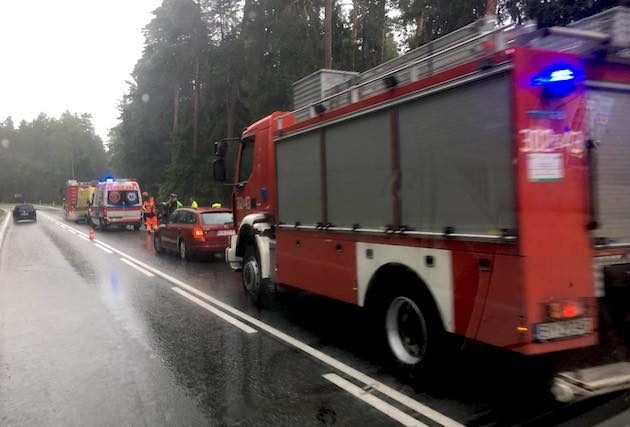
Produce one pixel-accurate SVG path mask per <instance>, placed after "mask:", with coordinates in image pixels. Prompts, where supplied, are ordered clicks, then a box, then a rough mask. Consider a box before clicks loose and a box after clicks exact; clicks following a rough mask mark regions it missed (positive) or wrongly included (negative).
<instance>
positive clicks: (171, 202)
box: [166, 193, 184, 216]
mask: <svg viewBox="0 0 630 427" xmlns="http://www.w3.org/2000/svg"><path fill="white" fill-rule="evenodd" d="M166 204H167V207H168V215H169V216H170V215H171V214H172V213H173V212H175V209H179V208H182V207H184V205H182V202H180V201H179V200H177V194H175V193H171V195H170V196H169V198H168V202H166Z"/></svg>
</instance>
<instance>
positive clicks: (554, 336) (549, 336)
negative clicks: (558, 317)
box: [534, 317, 593, 341]
mask: <svg viewBox="0 0 630 427" xmlns="http://www.w3.org/2000/svg"><path fill="white" fill-rule="evenodd" d="M592 331H593V319H591V318H590V317H582V318H579V319H573V320H564V321H560V322H549V323H539V324H537V325H535V326H534V337H535V338H536V341H553V340H559V339H563V338H569V337H578V336H583V335H589V334H590V333H591V332H592Z"/></svg>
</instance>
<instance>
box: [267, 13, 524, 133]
mask: <svg viewBox="0 0 630 427" xmlns="http://www.w3.org/2000/svg"><path fill="white" fill-rule="evenodd" d="M471 25H472V24H471ZM515 28H516V27H515V25H514V24H510V25H505V26H503V27H499V28H496V29H494V30H491V31H483V30H482V31H481V33H480V34H477V35H474V36H472V37H469V38H466V39H464V40H462V41H459V42H457V43H455V44H452V45H450V46H448V47H445V48H444V49H442V50H439V51H437V52H434V53H429V54H428V55H426V56H422V57H421V58H419V59H415V60H413V61H410V62H407V63H404V64H402V65H399V66H397V67H395V68H393V69H386V68H385V69H384V70H383V71H382V72H380V73H379V74H378V75H376V76H374V77H371V78H369V79H367V80H365V81H361V82H358V83H356V84H354V85H353V86H351V87H349V88H346V89H343V90H341V91H339V92H335V93H333V94H331V95H328V96H326V97H324V98H322V99H320V100H319V101H317V102H314V103H311V104H308V105H305V106H303V107H300V108H298V109H296V110H294V111H292V112H290V113H287V114H284V115H282V116H279V117H278V118H276V120H277V124H278V129H282V128H283V127H282V121H283V119H284V118H285V117H287V116H290V115H295V114H297V113H299V112H302V111H305V110H309V109H311V108H313V107H314V106H315V105H318V104H323V103H325V102H328V101H332V100H334V99H335V98H338V97H340V96H342V95H346V94H351V95H352V93H353V92H354V93H356V91H357V90H358V89H359V88H361V87H364V86H368V85H370V84H373V83H375V82H378V81H381V80H383V79H384V78H386V77H390V76H394V77H396V74H398V73H400V72H402V71H406V70H409V69H411V68H413V67H416V66H418V65H421V64H423V63H425V62H428V61H430V60H432V59H435V58H438V57H441V56H444V55H445V54H448V53H452V52H456V51H458V50H460V49H462V48H466V49H470V45H471V44H472V43H474V42H477V41H481V42H483V41H485V40H486V39H488V38H489V37H492V36H495V35H497V34H501V33H505V32H508V31H509V30H512V29H515ZM464 29H468V30H470V28H469V27H464V28H462V30H464ZM448 36H452V33H451V34H450V35H446V36H444V37H448ZM513 38H514V37H508V38H506V39H505V40H503V42H504V43H506V44H507V43H509V40H508V39H513ZM440 40H442V38H440V39H437V40H435V41H433V42H430V43H427V44H426V45H424V46H422V47H426V46H430V45H432V44H433V43H437V42H439V41H440ZM430 50H431V49H429V51H430ZM468 59H470V58H468ZM458 62H459V63H461V60H459V61H455V63H454V64H448V66H453V65H455V64H456V63H458ZM377 68H378V67H377ZM369 72H373V70H368V71H366V73H369ZM364 74H365V73H364ZM411 74H412V75H411V80H412V81H415V80H418V79H419V78H420V77H423V76H420V75H417V76H413V73H411ZM429 75H431V74H429ZM361 76H362V75H359V76H358V77H359V78H360V77H361ZM371 95H373V93H370V94H369V95H368V96H371ZM359 100H360V98H359Z"/></svg>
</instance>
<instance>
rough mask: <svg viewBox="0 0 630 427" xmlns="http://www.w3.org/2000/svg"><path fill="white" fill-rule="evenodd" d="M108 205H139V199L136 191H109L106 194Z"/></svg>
mask: <svg viewBox="0 0 630 427" xmlns="http://www.w3.org/2000/svg"><path fill="white" fill-rule="evenodd" d="M107 204H109V205H117V206H122V205H139V204H140V197H139V195H138V192H137V191H110V192H109V193H108V194H107Z"/></svg>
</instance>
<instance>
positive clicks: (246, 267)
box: [242, 245, 264, 304]
mask: <svg viewBox="0 0 630 427" xmlns="http://www.w3.org/2000/svg"><path fill="white" fill-rule="evenodd" d="M242 278H243V288H245V291H246V292H247V294H248V295H249V297H250V298H251V300H252V302H253V303H254V304H259V303H260V299H261V294H262V290H263V286H264V283H263V279H262V275H261V270H260V260H259V257H258V250H256V247H255V246H254V245H249V246H247V248H246V249H245V256H243V272H242Z"/></svg>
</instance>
